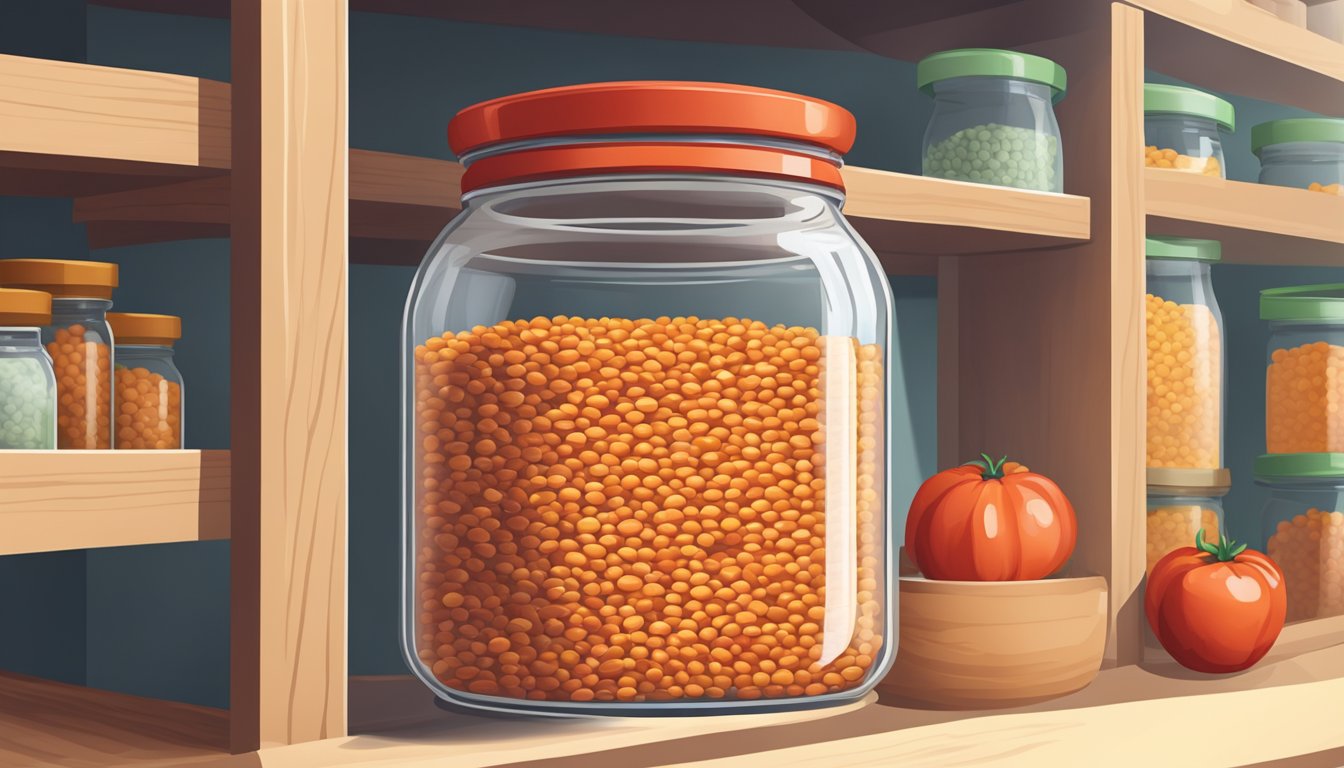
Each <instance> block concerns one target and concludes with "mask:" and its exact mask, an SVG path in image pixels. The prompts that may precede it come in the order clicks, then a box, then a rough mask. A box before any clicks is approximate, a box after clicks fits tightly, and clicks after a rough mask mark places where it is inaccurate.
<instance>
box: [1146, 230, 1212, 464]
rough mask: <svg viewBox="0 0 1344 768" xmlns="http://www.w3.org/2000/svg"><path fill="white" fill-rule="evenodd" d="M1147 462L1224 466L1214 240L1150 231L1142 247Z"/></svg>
mask: <svg viewBox="0 0 1344 768" xmlns="http://www.w3.org/2000/svg"><path fill="white" fill-rule="evenodd" d="M1146 254H1147V281H1148V288H1147V297H1146V299H1145V301H1146V311H1145V317H1146V327H1147V331H1146V332H1147V344H1148V366H1147V368H1148V438H1147V443H1148V466H1149V467H1168V468H1201V469H1218V468H1220V467H1222V466H1223V377H1224V373H1223V370H1224V362H1223V314H1222V311H1221V310H1220V309H1219V308H1218V299H1217V297H1215V296H1214V293H1213V282H1212V279H1211V277H1210V268H1211V266H1212V265H1213V264H1215V263H1217V262H1218V260H1219V259H1220V258H1221V255H1222V248H1221V246H1220V244H1219V243H1218V242H1217V241H1215V240H1195V239H1191V238H1183V237H1157V236H1154V237H1150V238H1148V241H1147V245H1146Z"/></svg>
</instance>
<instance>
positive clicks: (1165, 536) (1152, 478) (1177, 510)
mask: <svg viewBox="0 0 1344 768" xmlns="http://www.w3.org/2000/svg"><path fill="white" fill-rule="evenodd" d="M1231 488H1232V473H1231V472H1229V471H1228V470H1226V469H1152V468H1150V469H1149V470H1148V570H1149V571H1150V572H1151V571H1152V570H1153V566H1154V565H1157V561H1158V560H1161V559H1162V558H1163V557H1165V556H1166V555H1167V553H1169V552H1171V551H1172V550H1175V549H1179V548H1181V547H1189V546H1193V545H1194V543H1195V537H1196V536H1197V535H1199V532H1200V531H1203V532H1204V540H1205V541H1218V537H1219V536H1220V535H1221V534H1222V533H1223V532H1224V523H1223V497H1224V496H1226V495H1227V492H1228V491H1229V490H1231Z"/></svg>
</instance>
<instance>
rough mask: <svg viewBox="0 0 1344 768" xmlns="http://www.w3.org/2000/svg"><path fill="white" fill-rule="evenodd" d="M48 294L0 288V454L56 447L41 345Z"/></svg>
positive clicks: (52, 396) (51, 390) (52, 384)
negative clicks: (8, 451) (2, 452)
mask: <svg viewBox="0 0 1344 768" xmlns="http://www.w3.org/2000/svg"><path fill="white" fill-rule="evenodd" d="M50 322H51V295H50V294H47V293H43V292H41V291H24V290H16V289H8V288H0V450H6V449H8V450H52V449H54V448H55V447H56V376H55V375H54V374H53V373H52V369H51V358H50V357H49V356H48V355H47V350H46V348H44V347H43V346H42V330H41V328H42V326H44V325H47V324H49V323H50Z"/></svg>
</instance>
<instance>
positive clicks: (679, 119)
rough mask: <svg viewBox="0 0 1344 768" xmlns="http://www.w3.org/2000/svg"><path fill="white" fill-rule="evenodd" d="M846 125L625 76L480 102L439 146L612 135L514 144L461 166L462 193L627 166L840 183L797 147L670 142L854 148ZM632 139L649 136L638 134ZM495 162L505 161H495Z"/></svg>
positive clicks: (711, 90) (694, 87)
mask: <svg viewBox="0 0 1344 768" xmlns="http://www.w3.org/2000/svg"><path fill="white" fill-rule="evenodd" d="M854 131H855V124H854V116H853V115H852V114H850V113H849V111H848V110H846V109H844V108H843V107H840V106H838V105H836V104H832V103H830V102H828V101H822V100H820V99H814V98H810V97H807V96H800V95H798V94H793V93H787V92H785V91H775V90H771V89H768V88H754V87H751V86H745V85H731V84H726V83H693V82H675V81H634V82H618V83H593V84H588V85H577V86H567V87H564V88H548V89H546V90H541V91H532V92H529V93H522V94H517V95H514V96H506V97H503V98H499V99H493V100H491V101H486V102H482V103H480V104H476V105H474V106H471V107H467V108H466V109H464V110H462V111H461V112H459V113H458V114H457V116H456V117H454V118H453V119H452V121H450V122H449V124H448V143H449V145H450V146H451V147H452V149H453V151H454V152H456V153H457V154H458V156H462V155H465V154H468V153H470V152H473V151H476V150H479V149H482V148H486V147H490V146H492V145H496V144H505V143H509V142H517V141H526V140H533V139H544V138H559V137H566V136H573V137H579V136H590V137H591V136H611V137H619V138H618V139H617V140H616V141H615V142H613V143H606V142H603V143H598V144H586V145H564V144H561V145H555V146H546V147H541V148H520V149H519V150H518V151H514V152H502V153H500V154H499V155H493V156H489V157H485V158H481V159H479V160H476V161H474V162H472V163H471V164H470V167H469V168H468V170H467V174H466V176H465V177H464V178H463V180H462V191H463V192H469V191H471V190H472V189H478V188H480V187H484V186H493V185H495V184H501V183H506V182H514V181H525V180H529V179H538V178H555V177H558V176H568V175H587V174H589V173H632V172H634V173H637V172H727V173H733V172H736V173H740V174H743V175H750V176H762V175H764V176H769V177H777V178H790V179H797V180H803V181H813V182H816V183H821V184H827V185H829V186H834V187H838V188H842V189H843V184H842V182H841V181H840V173H839V170H838V168H837V167H836V165H835V164H834V163H831V162H828V161H826V160H825V159H824V158H819V157H815V156H813V155H809V154H806V153H805V152H802V151H791V150H789V149H787V148H776V147H760V146H744V145H740V144H732V143H713V142H710V143H706V142H677V141H676V140H675V136H677V135H715V136H730V135H737V136H755V137H765V138H772V139H783V140H786V141H791V142H798V143H801V144H809V145H812V146H814V147H818V148H820V149H823V150H826V151H828V152H833V153H837V154H843V153H845V152H847V151H848V150H849V148H850V147H851V146H853V144H854ZM641 135H643V136H648V137H649V140H647V141H642V140H640V138H639V137H640V136H641ZM654 137H657V138H654ZM766 155H769V156H770V158H769V159H767V158H766ZM504 158H508V159H509V162H508V163H501V162H499V161H501V160H503V159H504Z"/></svg>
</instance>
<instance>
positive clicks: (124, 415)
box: [116, 344, 186, 450]
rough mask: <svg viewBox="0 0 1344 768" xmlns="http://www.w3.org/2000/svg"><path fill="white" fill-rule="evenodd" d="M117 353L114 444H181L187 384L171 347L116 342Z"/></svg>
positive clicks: (149, 446) (130, 446) (170, 447)
mask: <svg viewBox="0 0 1344 768" xmlns="http://www.w3.org/2000/svg"><path fill="white" fill-rule="evenodd" d="M116 353H117V366H116V409H117V410H116V415H117V448H121V449H156V450H175V449H179V448H181V447H182V446H183V442H182V436H183V434H184V428H185V424H184V421H185V419H184V418H183V416H184V413H185V411H184V408H185V404H186V400H185V399H184V395H185V389H186V388H185V386H184V385H183V381H182V372H181V371H179V370H178V369H177V365H176V364H175V363H174V362H173V348H172V347H166V346H159V345H148V344H146V345H140V344H118V345H117V348H116Z"/></svg>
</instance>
